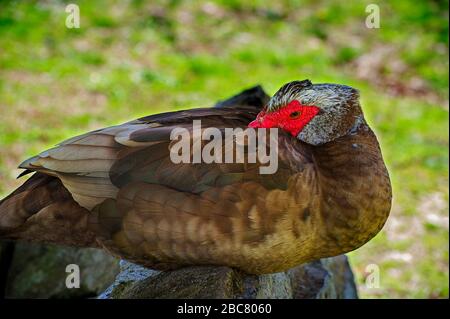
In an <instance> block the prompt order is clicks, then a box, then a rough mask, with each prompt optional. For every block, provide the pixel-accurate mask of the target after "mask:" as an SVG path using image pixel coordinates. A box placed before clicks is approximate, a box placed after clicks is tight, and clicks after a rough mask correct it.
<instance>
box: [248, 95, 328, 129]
mask: <svg viewBox="0 0 450 319" xmlns="http://www.w3.org/2000/svg"><path fill="white" fill-rule="evenodd" d="M319 111H320V109H319V108H318V107H316V106H309V105H302V104H301V103H300V102H299V101H297V100H294V101H292V102H290V103H289V104H288V105H286V106H284V107H282V108H280V109H279V110H276V111H273V112H269V113H267V112H265V111H261V112H260V113H259V114H258V116H257V117H256V120H254V121H252V122H251V123H250V124H249V125H248V127H252V128H271V127H278V128H281V129H283V130H285V131H287V132H289V133H290V134H291V135H292V136H297V135H298V134H299V133H300V132H301V130H302V129H303V128H304V127H305V125H306V124H308V123H309V122H310V121H311V120H312V119H313V118H314V116H316V115H317V114H318V113H319Z"/></svg>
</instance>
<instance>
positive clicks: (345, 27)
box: [0, 0, 449, 298]
mask: <svg viewBox="0 0 450 319" xmlns="http://www.w3.org/2000/svg"><path fill="white" fill-rule="evenodd" d="M72 2H73V3H76V4H78V5H79V7H80V15H81V19H80V21H81V28H80V29H68V28H66V27H65V20H66V16H67V13H65V6H66V4H67V3H66V2H63V1H38V2H34V1H0V119H1V121H0V197H3V196H4V195H7V194H8V193H9V192H10V191H11V190H12V189H13V188H14V187H15V186H18V185H19V184H20V182H21V180H19V181H17V180H15V177H16V176H17V174H18V173H19V170H17V169H16V167H17V165H18V164H19V163H20V162H21V161H22V160H24V159H25V158H27V157H29V156H32V155H35V154H36V153H38V152H39V151H41V150H43V149H45V148H48V147H51V146H52V145H54V144H55V143H57V142H59V141H61V140H63V139H65V138H68V137H70V136H73V135H75V134H79V133H82V132H85V131H87V130H91V129H96V128H100V127H104V126H107V125H112V124H117V123H120V122H124V121H128V120H130V119H133V118H137V117H139V116H144V115H147V114H151V113H158V112H162V111H169V110H176V109H183V108H191V107H201V106H209V105H212V104H213V103H215V102H216V101H217V100H219V99H223V98H226V97H228V96H229V95H232V94H235V93H237V92H238V91H240V90H241V89H243V88H247V87H249V86H252V85H254V84H258V83H259V84H262V85H263V87H264V88H265V90H266V91H267V92H268V93H269V94H273V93H274V92H275V90H276V89H278V88H279V87H280V86H281V85H282V84H284V83H286V82H288V81H292V80H301V79H305V78H309V79H310V80H312V81H313V82H314V83H319V82H335V83H342V84H348V85H351V86H354V87H356V88H358V89H360V91H361V97H362V105H363V108H364V111H365V114H366V118H367V120H368V122H369V124H370V125H371V126H372V128H373V129H374V130H375V132H376V133H377V136H378V137H379V139H380V143H381V148H382V151H383V154H384V157H385V160H386V163H387V165H388V168H389V171H390V174H391V178H392V181H393V190H394V202H393V209H392V213H391V216H390V218H389V220H388V222H387V224H386V226H385V228H384V229H383V231H382V232H381V233H380V234H379V235H377V237H376V238H375V239H373V240H372V241H371V242H369V243H368V244H366V245H365V246H363V247H362V248H360V249H358V250H356V251H354V252H352V253H350V260H351V263H352V266H353V267H354V272H355V275H356V277H357V283H358V288H359V291H360V295H361V297H363V298H379V297H382V298H392V297H396V298H418V297H420V298H442V297H448V239H449V238H448V123H449V122H448V1H405V0H397V1H337V0H334V1H321V0H314V1H245V4H244V3H242V2H241V1H225V0H222V1H215V2H213V1H211V2H195V1H175V0H173V1H151V2H145V1H72ZM275 2H276V3H275ZM369 3H375V4H377V5H378V6H379V8H380V28H379V29H369V28H367V27H366V26H365V20H366V17H367V15H368V13H366V6H367V5H368V4H369ZM371 264H376V265H377V266H378V267H379V270H380V287H379V288H370V287H368V286H367V285H366V284H365V281H366V278H367V275H368V271H369V270H370V267H371V266H369V265H371Z"/></svg>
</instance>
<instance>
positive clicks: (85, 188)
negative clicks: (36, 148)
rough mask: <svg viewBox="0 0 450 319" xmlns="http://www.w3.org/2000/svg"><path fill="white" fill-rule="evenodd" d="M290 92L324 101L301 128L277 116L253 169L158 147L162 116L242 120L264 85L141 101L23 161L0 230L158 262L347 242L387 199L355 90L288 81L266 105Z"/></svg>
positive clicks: (164, 141)
mask: <svg viewBox="0 0 450 319" xmlns="http://www.w3.org/2000/svg"><path fill="white" fill-rule="evenodd" d="M292 100H298V101H300V102H301V103H302V104H305V105H315V106H317V107H318V108H320V110H321V112H320V115H318V116H316V117H315V118H313V119H312V120H311V121H310V122H309V123H308V124H307V125H306V126H305V127H304V128H303V129H302V131H301V132H300V133H299V134H298V136H292V135H291V134H288V133H286V132H284V131H283V130H280V132H279V135H278V144H279V153H278V158H279V159H278V162H279V164H278V166H279V167H278V170H277V171H276V172H275V173H274V174H268V175H263V174H260V173H259V167H260V166H261V164H260V163H256V164H251V163H247V162H245V163H235V164H221V163H211V164H204V163H198V164H174V163H172V161H171V160H170V158H169V146H170V145H171V141H170V138H169V137H170V132H171V130H172V129H173V128H175V127H185V128H187V129H191V125H192V121H193V120H195V119H201V120H202V126H203V128H205V127H217V128H219V129H224V128H236V127H241V128H244V129H245V128H246V127H247V126H248V124H249V123H250V122H251V121H252V120H254V119H255V118H256V116H257V114H258V113H259V112H260V111H261V106H262V104H263V105H266V104H267V100H266V99H265V97H264V96H262V97H259V98H257V99H247V100H245V101H244V102H243V101H242V100H240V99H239V98H234V100H233V99H230V100H229V102H225V103H223V104H221V105H219V106H220V107H217V108H207V109H192V110H187V111H179V112H171V113H164V114H158V115H152V116H148V117H144V118H141V119H138V120H135V121H131V122H128V123H125V124H122V125H118V126H113V127H110V128H106V129H101V130H97V131H93V132H90V133H87V134H84V135H81V136H78V137H75V138H72V139H69V140H67V141H65V142H63V143H61V144H60V145H59V146H57V147H55V148H53V149H50V150H48V151H45V152H43V153H41V154H39V155H38V156H35V157H33V158H31V159H29V160H27V161H25V162H24V163H22V164H21V166H20V167H21V168H24V169H26V170H29V171H35V172H36V173H34V175H32V176H31V177H30V178H29V179H28V180H27V181H26V182H25V183H24V184H23V185H22V186H21V187H19V188H18V189H17V190H16V191H15V192H13V193H12V194H11V195H9V196H8V197H7V198H5V199H3V200H2V201H1V202H0V236H1V237H3V238H10V239H26V240H31V241H43V242H52V243H61V244H67V245H76V246H91V247H102V248H104V249H106V250H108V251H109V252H111V253H112V254H114V255H117V256H120V257H122V258H125V259H128V260H130V261H133V262H136V263H139V264H142V265H145V266H148V267H151V268H155V269H174V268H178V267H183V266H188V265H199V264H205V265H206V264H207V265H227V266H231V267H236V268H239V269H242V270H244V271H246V272H248V273H255V274H260V273H270V272H278V271H282V270H286V269H288V268H291V267H294V266H296V265H298V264H301V263H304V262H308V261H311V260H314V259H317V258H322V257H329V256H335V255H338V254H342V253H346V252H348V251H351V250H354V249H356V248H358V247H360V246H361V245H363V244H364V243H366V242H367V241H368V240H370V239H371V238H372V237H373V236H375V234H377V233H378V232H379V230H380V229H381V228H382V226H383V225H384V223H385V221H386V219H387V217H388V214H389V211H390V206H391V187H390V181H389V176H388V173H387V170H386V168H385V165H384V162H383V159H382V156H381V151H380V148H379V145H378V142H377V139H376V137H375V135H374V133H373V132H372V131H371V129H370V128H369V127H368V125H367V124H366V122H365V120H364V118H363V115H362V111H361V108H360V106H359V102H358V92H357V91H356V90H355V89H352V88H349V87H346V86H341V85H328V84H320V85H313V84H311V82H309V81H302V82H298V81H297V82H292V83H290V84H287V85H286V86H284V87H283V88H282V89H280V91H279V92H277V93H276V94H275V96H274V97H273V98H272V99H271V101H270V102H268V104H267V105H268V107H267V108H266V110H265V112H266V113H270V112H276V110H278V109H280V108H283V107H284V105H285V104H287V103H289V102H290V101H292ZM27 172H28V171H27Z"/></svg>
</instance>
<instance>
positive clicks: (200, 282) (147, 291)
mask: <svg viewBox="0 0 450 319" xmlns="http://www.w3.org/2000/svg"><path fill="white" fill-rule="evenodd" d="M120 265H121V272H120V274H119V275H118V276H117V278H116V280H115V281H114V283H113V284H112V285H111V286H110V287H109V288H108V289H107V290H106V291H105V292H104V293H102V294H101V295H100V296H99V298H112V299H123V298H130V299H136V298H138V299H148V298H181V299H183V298H186V299H188V298H232V299H260V298H284V299H290V298H296V299H297V298H298V299H329V298H333V299H334V298H340V299H341V298H346V299H348V298H358V295H357V291H356V286H355V283H354V279H353V273H352V271H351V268H350V265H349V264H348V260H347V257H346V256H344V255H341V256H337V257H333V258H325V259H321V260H318V261H315V262H312V263H308V264H304V265H301V266H298V267H296V268H293V269H290V270H289V271H287V272H282V273H276V274H269V275H261V276H255V275H247V274H244V273H242V272H239V271H237V270H234V269H231V268H227V267H188V268H182V269H179V270H174V271H168V272H158V271H153V270H149V269H145V268H143V267H141V266H138V265H134V264H131V263H128V262H126V261H121V263H120Z"/></svg>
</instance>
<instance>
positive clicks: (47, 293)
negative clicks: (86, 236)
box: [5, 243, 119, 298]
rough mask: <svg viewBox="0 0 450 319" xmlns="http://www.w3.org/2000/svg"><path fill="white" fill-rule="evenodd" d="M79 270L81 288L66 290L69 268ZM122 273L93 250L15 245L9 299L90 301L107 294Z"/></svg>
mask: <svg viewBox="0 0 450 319" xmlns="http://www.w3.org/2000/svg"><path fill="white" fill-rule="evenodd" d="M69 264H76V265H78V266H79V269H80V287H79V288H72V289H69V288H67V287H66V278H67V276H68V275H69V273H67V272H66V266H67V265H69ZM118 273H119V261H118V259H116V258H114V257H111V256H110V255H108V254H107V253H105V252H103V251H101V250H98V249H93V248H73V247H61V246H55V245H41V244H30V243H16V244H15V248H14V252H13V256H12V260H11V264H10V267H9V271H8V278H7V282H6V293H5V297H6V298H89V297H96V296H97V295H98V294H99V293H101V292H102V291H104V290H105V289H106V287H108V286H109V285H110V284H111V282H112V281H113V280H114V279H115V277H116V276H117V274H118Z"/></svg>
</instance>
